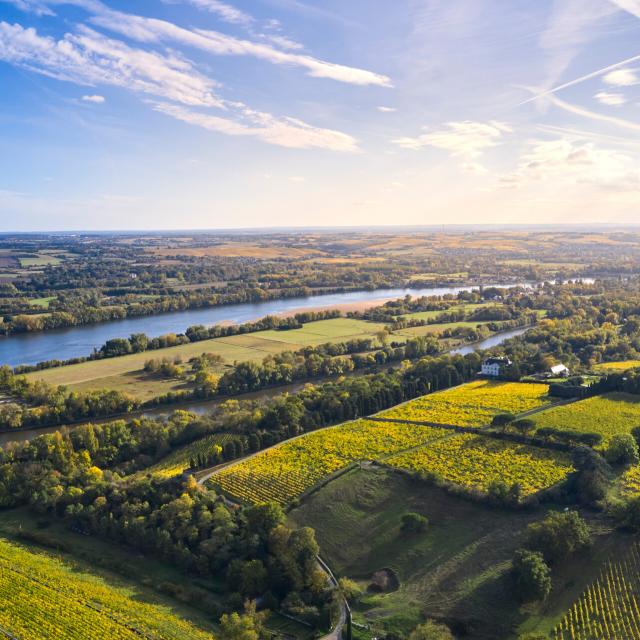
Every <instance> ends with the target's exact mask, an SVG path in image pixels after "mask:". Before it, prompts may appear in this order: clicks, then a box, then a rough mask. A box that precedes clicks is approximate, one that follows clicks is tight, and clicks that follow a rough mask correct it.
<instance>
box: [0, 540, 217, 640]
mask: <svg viewBox="0 0 640 640" xmlns="http://www.w3.org/2000/svg"><path fill="white" fill-rule="evenodd" d="M0 567H1V570H0V596H1V597H0V627H1V628H2V629H3V630H5V631H6V632H8V633H10V634H12V636H16V637H19V638H20V639H21V640H41V638H45V637H46V638H50V639H56V640H57V639H59V640H73V639H74V638H78V640H80V639H83V638H89V637H91V638H97V639H101V638H104V639H105V640H128V639H129V638H131V639H134V638H139V637H140V636H143V637H148V638H163V639H164V638H166V639H167V640H168V639H170V638H175V639H176V640H178V639H180V638H184V637H188V638H193V639H194V640H196V639H201V640H206V639H211V638H212V637H213V636H212V634H211V633H210V631H211V630H209V632H207V631H205V630H203V629H200V628H198V627H196V626H195V625H194V624H192V623H190V622H188V621H186V620H183V619H181V618H179V617H178V616H177V615H175V614H174V613H173V612H172V611H171V608H170V607H168V606H167V605H166V604H160V603H154V604H152V603H149V602H145V601H144V600H146V597H147V596H148V594H144V599H139V596H140V595H142V594H138V593H136V592H135V590H134V589H133V588H132V587H131V586H127V585H124V584H109V583H107V582H106V581H105V579H104V578H102V577H98V576H96V575H95V574H90V573H87V572H85V571H84V570H82V569H80V568H79V567H77V566H75V565H71V564H67V563H65V562H63V561H61V560H60V559H58V558H56V557H55V556H52V555H49V554H46V553H34V552H32V551H29V550H27V549H25V548H24V547H21V546H18V545H15V544H12V543H9V542H7V541H6V540H3V539H0ZM156 600H157V599H156Z"/></svg>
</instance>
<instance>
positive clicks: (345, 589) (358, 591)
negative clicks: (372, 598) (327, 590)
mask: <svg viewBox="0 0 640 640" xmlns="http://www.w3.org/2000/svg"><path fill="white" fill-rule="evenodd" d="M338 588H339V589H340V593H341V594H342V595H343V596H344V598H346V599H347V600H348V601H349V602H353V601H354V600H357V599H358V598H359V597H360V596H361V595H362V587H361V586H360V585H359V584H358V583H357V582H355V581H354V580H349V578H340V580H338Z"/></svg>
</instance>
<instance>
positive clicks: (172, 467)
mask: <svg viewBox="0 0 640 640" xmlns="http://www.w3.org/2000/svg"><path fill="white" fill-rule="evenodd" d="M239 437H240V436H234V435H231V434H227V433H217V434H214V435H211V436H206V437H204V438H201V439H200V440H196V441H195V442H192V443H190V444H187V445H185V446H183V447H180V448H178V449H176V450H175V451H173V452H171V453H170V454H169V455H168V456H166V457H165V458H162V460H160V461H159V462H157V463H156V464H154V465H152V466H150V467H147V468H146V469H143V470H142V471H139V472H138V473H136V474H135V476H136V477H141V476H146V475H148V474H151V475H152V476H154V477H156V478H161V479H167V478H173V477H174V476H179V475H180V474H181V473H182V472H183V471H185V470H186V469H188V468H189V466H190V465H191V460H196V459H197V458H198V456H202V457H205V458H206V457H207V456H209V455H210V454H211V453H212V452H213V450H214V448H215V447H216V446H218V447H223V446H224V445H225V444H226V443H227V442H230V441H232V440H234V439H238V438H239Z"/></svg>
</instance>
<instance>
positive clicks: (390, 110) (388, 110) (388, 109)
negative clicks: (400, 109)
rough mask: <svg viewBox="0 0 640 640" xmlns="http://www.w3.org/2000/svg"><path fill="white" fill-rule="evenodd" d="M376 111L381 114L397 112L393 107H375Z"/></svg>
mask: <svg viewBox="0 0 640 640" xmlns="http://www.w3.org/2000/svg"><path fill="white" fill-rule="evenodd" d="M376 108H377V109H378V111H380V112H382V113H394V112H395V111H397V109H396V108H395V107H384V106H383V107H376Z"/></svg>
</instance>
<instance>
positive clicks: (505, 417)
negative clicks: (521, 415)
mask: <svg viewBox="0 0 640 640" xmlns="http://www.w3.org/2000/svg"><path fill="white" fill-rule="evenodd" d="M515 419H516V417H515V416H514V415H513V414H512V413H499V414H498V415H496V416H493V420H492V421H491V426H492V427H502V430H503V431H506V429H507V427H508V426H509V425H510V424H511V423H512V422H513V421H514V420H515Z"/></svg>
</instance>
